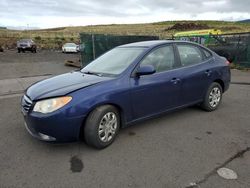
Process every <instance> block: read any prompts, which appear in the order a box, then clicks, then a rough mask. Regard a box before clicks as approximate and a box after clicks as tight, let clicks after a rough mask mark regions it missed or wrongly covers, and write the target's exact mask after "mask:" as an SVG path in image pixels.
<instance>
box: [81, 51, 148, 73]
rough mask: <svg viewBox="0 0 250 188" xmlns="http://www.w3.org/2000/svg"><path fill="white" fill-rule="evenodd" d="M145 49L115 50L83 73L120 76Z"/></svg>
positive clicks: (84, 69)
mask: <svg viewBox="0 0 250 188" xmlns="http://www.w3.org/2000/svg"><path fill="white" fill-rule="evenodd" d="M144 49H145V48H115V49H113V50H111V51H108V52H107V53H105V54H104V55H102V56H100V57H99V58H97V59H95V60H94V61H92V62H91V63H90V64H88V65H87V66H86V67H84V68H83V69H82V72H85V73H86V72H89V73H91V72H92V73H99V74H108V75H118V74H120V73H122V72H123V71H124V70H125V69H126V68H128V66H129V65H130V64H131V63H132V62H133V61H134V60H135V59H136V58H137V57H138V56H139V55H140V54H141V52H142V51H143V50H144Z"/></svg>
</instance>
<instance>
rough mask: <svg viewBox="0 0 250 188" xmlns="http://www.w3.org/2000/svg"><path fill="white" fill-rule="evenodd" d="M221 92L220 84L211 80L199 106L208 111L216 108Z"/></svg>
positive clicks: (219, 101)
mask: <svg viewBox="0 0 250 188" xmlns="http://www.w3.org/2000/svg"><path fill="white" fill-rule="evenodd" d="M222 92H223V91H222V88H221V85H220V84H219V83H217V82H213V83H212V84H211V85H210V86H209V88H208V90H207V93H206V95H205V98H204V101H203V102H202V104H201V107H202V108H203V109H204V110H206V111H209V112H211V111H214V110H216V109H217V108H218V106H219V105H220V103H221V100H222Z"/></svg>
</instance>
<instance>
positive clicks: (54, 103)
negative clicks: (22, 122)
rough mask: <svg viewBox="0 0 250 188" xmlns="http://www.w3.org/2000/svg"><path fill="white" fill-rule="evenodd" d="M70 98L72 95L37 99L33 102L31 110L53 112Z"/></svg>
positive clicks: (44, 112)
mask: <svg viewBox="0 0 250 188" xmlns="http://www.w3.org/2000/svg"><path fill="white" fill-rule="evenodd" d="M71 100H72V97H70V96H66V97H58V98H53V99H46V100H42V101H38V102H37V103H36V104H35V106H34V109H33V111H34V112H41V113H43V114H46V113H50V112H54V111H56V110H58V109H59V108H62V107H63V106H65V105H66V104H68V103H69V102H70V101H71Z"/></svg>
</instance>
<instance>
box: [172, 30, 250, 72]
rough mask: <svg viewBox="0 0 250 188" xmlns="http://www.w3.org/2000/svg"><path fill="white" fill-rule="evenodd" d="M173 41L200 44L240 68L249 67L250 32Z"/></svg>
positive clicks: (184, 37)
mask: <svg viewBox="0 0 250 188" xmlns="http://www.w3.org/2000/svg"><path fill="white" fill-rule="evenodd" d="M173 39H175V40H185V41H192V42H196V43H199V44H202V45H204V46H206V47H208V48H210V49H211V50H213V51H215V52H216V53H217V54H219V55H221V56H224V57H226V58H227V59H228V60H229V61H230V62H232V63H234V64H235V65H239V66H241V67H248V68H249V67H250V32H247V33H231V34H222V35H209V36H181V37H174V38H173Z"/></svg>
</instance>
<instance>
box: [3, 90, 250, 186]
mask: <svg viewBox="0 0 250 188" xmlns="http://www.w3.org/2000/svg"><path fill="white" fill-rule="evenodd" d="M249 97H250V86H246V85H232V86H231V88H230V90H229V91H228V92H227V93H226V94H225V95H224V98H223V103H222V105H221V107H220V108H219V109H218V110H217V111H215V112H211V113H208V112H204V111H201V110H200V109H199V108H196V107H193V108H186V109H183V110H181V111H179V112H175V113H171V114H168V115H164V116H162V117H159V118H156V119H153V120H149V121H144V122H141V123H139V124H136V125H134V126H131V127H129V128H126V129H123V130H121V132H120V134H119V136H118V137H117V139H116V141H115V142H114V144H113V145H111V146H110V147H108V148H106V149H104V150H101V151H98V150H95V149H92V148H90V147H88V146H86V145H85V144H84V143H82V142H78V143H70V144H61V145H57V144H47V143H44V142H40V141H37V140H36V139H33V138H32V137H31V136H30V135H29V134H28V133H27V131H26V130H25V128H24V126H23V119H22V115H21V113H20V107H19V101H20V97H15V96H9V98H8V97H5V98H2V99H1V100H0V106H1V113H0V138H1V142H0V169H1V170H0V187H186V186H188V185H189V184H190V183H192V182H199V181H200V180H204V182H203V183H201V184H200V185H199V186H201V187H232V188H233V187H246V188H247V187H250V179H249V174H250V168H249V160H250V159H249V153H250V152H249V151H247V152H246V153H245V154H244V155H243V156H242V157H239V158H237V157H235V159H232V161H231V162H230V163H228V164H225V165H226V166H227V167H230V168H232V169H233V170H235V171H236V172H237V173H238V175H239V178H238V180H237V181H235V180H231V181H229V180H223V179H222V178H220V177H218V176H217V175H216V174H213V173H211V175H209V176H208V177H206V175H207V174H210V172H213V170H214V169H216V168H217V167H218V166H221V165H223V164H224V163H225V162H226V161H227V160H228V159H230V158H231V157H232V156H234V155H235V154H237V153H238V152H240V151H242V150H244V149H246V148H247V147H249V146H250V126H249V123H248V122H250V116H249V110H250V100H249ZM77 171H79V172H77Z"/></svg>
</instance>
